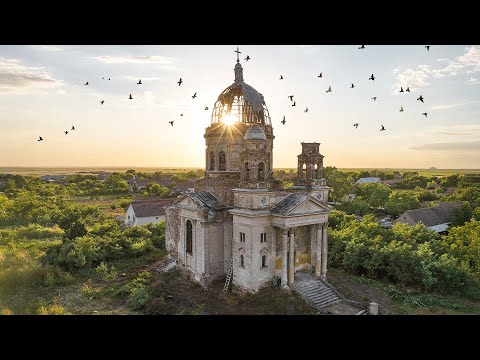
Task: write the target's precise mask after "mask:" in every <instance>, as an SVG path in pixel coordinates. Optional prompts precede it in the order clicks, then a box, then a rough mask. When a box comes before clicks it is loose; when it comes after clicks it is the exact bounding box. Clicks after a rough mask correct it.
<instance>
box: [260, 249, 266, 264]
mask: <svg viewBox="0 0 480 360" xmlns="http://www.w3.org/2000/svg"><path fill="white" fill-rule="evenodd" d="M260 259H261V260H262V263H261V265H260V268H261V269H263V268H266V267H267V266H268V265H267V261H268V260H267V259H268V248H267V247H264V248H263V249H262V250H261V251H260Z"/></svg>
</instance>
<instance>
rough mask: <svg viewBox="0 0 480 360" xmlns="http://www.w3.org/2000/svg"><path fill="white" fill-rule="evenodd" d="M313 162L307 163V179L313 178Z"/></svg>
mask: <svg viewBox="0 0 480 360" xmlns="http://www.w3.org/2000/svg"><path fill="white" fill-rule="evenodd" d="M312 173H313V164H307V179H308V180H310V179H312V178H313V174H312Z"/></svg>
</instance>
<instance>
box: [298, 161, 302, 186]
mask: <svg viewBox="0 0 480 360" xmlns="http://www.w3.org/2000/svg"><path fill="white" fill-rule="evenodd" d="M302 172H303V163H302V162H301V161H300V160H298V167H297V178H298V181H302Z"/></svg>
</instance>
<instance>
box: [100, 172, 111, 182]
mask: <svg viewBox="0 0 480 360" xmlns="http://www.w3.org/2000/svg"><path fill="white" fill-rule="evenodd" d="M110 175H111V173H107V172H101V173H99V174H97V179H98V180H100V181H105V179H106V178H108V177H109V176H110Z"/></svg>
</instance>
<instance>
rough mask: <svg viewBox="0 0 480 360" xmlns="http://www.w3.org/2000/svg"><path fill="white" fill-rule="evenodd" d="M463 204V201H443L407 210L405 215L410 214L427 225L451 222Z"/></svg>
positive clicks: (417, 221)
mask: <svg viewBox="0 0 480 360" xmlns="http://www.w3.org/2000/svg"><path fill="white" fill-rule="evenodd" d="M462 204H463V203H462V202H443V203H439V204H438V205H437V206H433V207H429V208H422V209H415V210H407V211H405V212H404V213H403V215H408V216H410V217H411V218H412V219H413V221H415V222H416V223H419V222H421V223H422V224H424V225H425V226H427V227H428V226H435V225H439V224H445V223H449V222H451V221H452V220H453V213H454V211H455V210H456V209H457V208H459V207H460V206H461V205H462Z"/></svg>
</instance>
